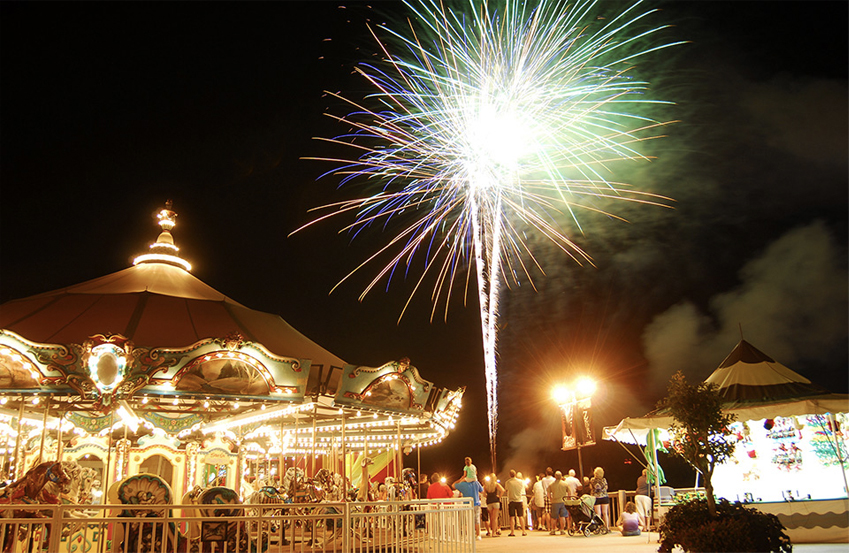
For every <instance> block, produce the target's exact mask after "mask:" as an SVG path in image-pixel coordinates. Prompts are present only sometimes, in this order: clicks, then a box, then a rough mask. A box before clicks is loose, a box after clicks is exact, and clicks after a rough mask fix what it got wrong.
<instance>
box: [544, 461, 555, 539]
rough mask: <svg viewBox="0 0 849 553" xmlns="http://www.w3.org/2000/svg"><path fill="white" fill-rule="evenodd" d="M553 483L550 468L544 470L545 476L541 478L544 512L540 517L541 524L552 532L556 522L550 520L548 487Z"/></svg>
mask: <svg viewBox="0 0 849 553" xmlns="http://www.w3.org/2000/svg"><path fill="white" fill-rule="evenodd" d="M553 482H554V471H553V470H552V469H551V467H547V468H546V469H545V476H543V478H542V492H543V495H544V496H545V510H544V511H543V515H542V519H543V520H542V523H543V525H544V526H545V527H546V528H548V529H549V530H553V529H554V526H556V521H552V520H551V514H550V513H551V496H550V495H548V487H549V486H551V484H552V483H553Z"/></svg>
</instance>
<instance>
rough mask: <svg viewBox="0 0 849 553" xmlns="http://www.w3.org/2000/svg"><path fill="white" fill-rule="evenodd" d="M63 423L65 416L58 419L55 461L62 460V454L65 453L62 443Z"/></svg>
mask: <svg viewBox="0 0 849 553" xmlns="http://www.w3.org/2000/svg"><path fill="white" fill-rule="evenodd" d="M64 422H65V415H64V414H63V415H62V416H60V417H59V429H58V430H57V431H56V460H57V461H61V460H62V453H63V452H64V451H65V444H64V442H63V441H62V438H63V436H62V423H64Z"/></svg>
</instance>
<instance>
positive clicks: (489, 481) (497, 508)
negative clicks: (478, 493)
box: [483, 473, 504, 536]
mask: <svg viewBox="0 0 849 553" xmlns="http://www.w3.org/2000/svg"><path fill="white" fill-rule="evenodd" d="M483 491H484V493H485V494H486V512H487V523H486V525H485V526H486V535H487V536H500V535H501V519H500V516H499V515H500V513H501V496H502V495H504V487H502V486H501V484H500V483H499V482H498V479H497V478H496V477H495V473H493V474H490V475H489V476H487V477H486V482H485V483H484V485H483Z"/></svg>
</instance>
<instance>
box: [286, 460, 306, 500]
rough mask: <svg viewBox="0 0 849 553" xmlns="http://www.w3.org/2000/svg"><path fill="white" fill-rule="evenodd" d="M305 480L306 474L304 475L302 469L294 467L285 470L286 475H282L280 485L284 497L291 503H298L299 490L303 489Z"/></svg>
mask: <svg viewBox="0 0 849 553" xmlns="http://www.w3.org/2000/svg"><path fill="white" fill-rule="evenodd" d="M305 479H306V474H305V473H304V471H303V469H300V468H296V467H289V468H288V469H286V473H285V474H284V475H283V484H282V489H283V494H284V496H285V497H286V498H287V499H289V500H290V501H291V502H294V503H300V502H299V501H298V499H299V497H298V496H299V494H300V489H301V488H302V487H303V484H304V481H305ZM300 495H302V494H300ZM301 499H302V498H301Z"/></svg>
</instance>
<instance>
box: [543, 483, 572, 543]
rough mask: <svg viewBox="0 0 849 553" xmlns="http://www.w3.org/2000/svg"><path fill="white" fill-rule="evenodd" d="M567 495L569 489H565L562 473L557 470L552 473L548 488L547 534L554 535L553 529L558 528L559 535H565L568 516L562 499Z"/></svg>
mask: <svg viewBox="0 0 849 553" xmlns="http://www.w3.org/2000/svg"><path fill="white" fill-rule="evenodd" d="M568 494H569V488H567V487H566V482H564V481H563V473H562V472H560V471H559V470H558V471H557V472H555V473H554V482H552V484H551V485H550V486H549V487H548V497H549V500H550V501H551V524H550V525H549V528H550V529H551V531H550V532H549V534H551V535H552V536H553V535H555V534H556V531H555V530H554V529H555V527H557V528H560V535H561V536H562V535H563V534H565V533H566V517H568V516H569V513H568V511H566V505H565V504H564V502H563V501H564V499H566V496H567V495H568Z"/></svg>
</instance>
